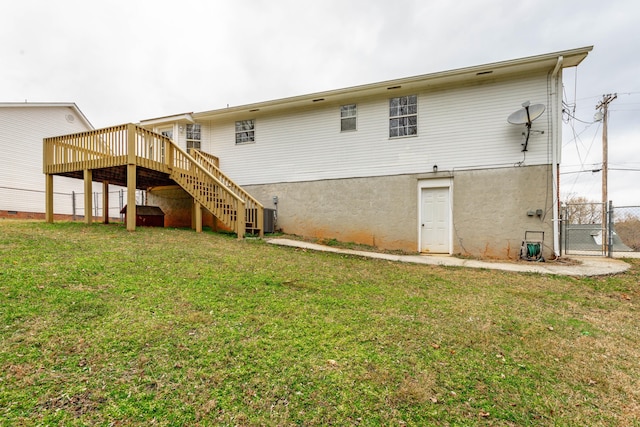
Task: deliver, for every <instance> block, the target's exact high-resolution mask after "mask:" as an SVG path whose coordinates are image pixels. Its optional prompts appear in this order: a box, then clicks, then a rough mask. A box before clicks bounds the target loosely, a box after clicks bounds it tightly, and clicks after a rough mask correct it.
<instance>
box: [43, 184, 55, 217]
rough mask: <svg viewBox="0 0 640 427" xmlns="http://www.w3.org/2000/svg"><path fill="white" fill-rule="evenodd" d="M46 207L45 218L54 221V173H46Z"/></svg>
mask: <svg viewBox="0 0 640 427" xmlns="http://www.w3.org/2000/svg"><path fill="white" fill-rule="evenodd" d="M44 179H45V184H44V187H45V207H44V212H45V214H44V219H45V221H46V222H48V223H53V175H52V174H50V173H48V174H46V175H45V178H44Z"/></svg>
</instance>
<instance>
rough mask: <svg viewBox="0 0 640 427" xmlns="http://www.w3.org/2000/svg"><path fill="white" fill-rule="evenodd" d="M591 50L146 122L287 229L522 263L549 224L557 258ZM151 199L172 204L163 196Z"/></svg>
mask: <svg viewBox="0 0 640 427" xmlns="http://www.w3.org/2000/svg"><path fill="white" fill-rule="evenodd" d="M591 49H592V47H584V48H578V49H573V50H567V51H562V52H555V53H549V54H544V55H538V56H532V57H526V58H521V59H514V60H509V61H504V62H498V63H492V64H486V65H480V66H474V67H469V68H462V69H456V70H452V71H445V72H438V73H433V74H426V75H420V76H415V77H408V78H401V79H397V80H391V81H385V82H380V83H374V84H368V85H363V86H356V87H351V88H346V89H338V90H331V91H327V92H321V93H314V94H310V95H303V96H297V97H292V98H286V99H278V100H273V101H267V102H260V103H256V104H250V105H243V106H237V107H231V108H223V109H219V110H212V111H204V112H198V113H186V114H179V115H175V116H170V117H162V118H156V119H150V120H144V121H142V122H141V123H140V125H141V126H142V127H145V128H147V129H149V130H152V131H155V132H160V133H163V134H164V135H166V136H169V137H170V138H172V139H173V141H174V142H175V143H176V144H177V145H179V146H181V147H182V148H189V147H194V148H199V149H201V150H203V151H205V152H207V153H211V154H213V155H215V156H217V157H218V158H219V166H220V169H221V170H223V171H225V173H226V174H227V176H229V177H230V178H231V179H233V180H234V181H235V182H236V183H238V184H239V185H241V186H242V187H243V188H244V189H245V190H247V191H248V192H249V193H250V194H252V195H253V196H254V197H255V198H256V199H258V200H259V201H260V202H261V203H262V204H263V205H264V206H265V207H267V208H276V209H277V227H278V228H279V229H282V231H284V232H286V233H291V234H297V235H302V236H309V237H315V238H335V239H338V240H341V241H352V242H357V243H364V244H369V245H374V246H377V247H380V248H385V249H400V250H405V251H418V252H423V253H445V254H453V253H460V254H466V255H472V256H479V257H495V258H516V257H518V255H519V251H520V247H521V244H522V241H523V240H524V238H525V233H526V232H527V231H542V232H544V248H543V253H544V256H545V258H553V256H554V255H559V235H560V234H559V226H558V225H559V223H558V206H559V203H558V188H559V187H558V184H559V183H558V180H557V179H558V178H557V177H559V174H558V165H559V163H560V152H561V146H562V144H561V135H562V129H561V126H562V121H561V118H562V93H563V90H562V72H563V69H564V68H567V67H575V66H577V65H578V64H580V62H581V61H582V60H583V59H584V58H585V57H586V56H587V55H588V53H589V52H590V51H591ZM526 101H530V102H531V104H542V105H543V106H544V107H545V108H544V112H543V113H542V115H541V116H540V117H539V118H537V120H535V121H534V122H533V123H532V125H531V132H530V136H529V138H528V144H527V147H526V148H527V150H526V151H523V144H524V143H525V139H527V138H526V136H525V134H526V131H527V126H526V125H525V124H522V125H514V124H510V123H508V122H507V117H508V116H510V114H511V113H514V112H515V111H517V110H519V109H521V108H522V106H523V103H524V102H526ZM148 194H149V197H150V200H153V203H152V204H158V205H160V206H162V204H163V201H162V199H163V195H162V192H161V191H158V192H156V193H154V191H153V189H151V191H150V192H149V193H148ZM175 197H176V195H175V194H172V195H170V197H169V198H175ZM169 198H167V199H169ZM167 201H168V200H165V202H167Z"/></svg>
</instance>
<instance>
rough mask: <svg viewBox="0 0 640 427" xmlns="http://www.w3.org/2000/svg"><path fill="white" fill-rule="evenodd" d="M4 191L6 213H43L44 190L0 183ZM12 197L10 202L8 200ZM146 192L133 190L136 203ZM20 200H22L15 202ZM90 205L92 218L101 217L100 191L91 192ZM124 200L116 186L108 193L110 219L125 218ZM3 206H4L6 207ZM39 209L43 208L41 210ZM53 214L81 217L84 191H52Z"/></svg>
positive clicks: (82, 214) (124, 192) (121, 190)
mask: <svg viewBox="0 0 640 427" xmlns="http://www.w3.org/2000/svg"><path fill="white" fill-rule="evenodd" d="M0 190H3V192H2V195H3V197H6V198H7V200H5V203H3V204H2V207H1V208H2V209H4V210H6V211H7V212H9V213H15V214H17V213H19V212H29V213H35V214H44V211H43V210H42V209H43V208H44V201H45V192H44V191H43V190H31V189H25V188H16V187H8V186H0ZM10 199H11V200H14V202H13V203H11V202H9V200H10ZM145 199H146V192H145V191H144V190H136V204H137V205H143V204H145V201H146V200H145ZM15 200H20V202H21V203H17V202H15ZM91 200H92V207H91V214H92V215H93V216H94V217H102V213H103V211H104V206H103V198H102V192H101V191H94V192H92V193H91ZM126 201H127V190H126V189H119V190H116V191H110V192H109V215H108V216H109V218H111V219H120V220H121V221H122V220H124V215H123V214H121V213H120V211H121V210H122V209H123V208H124V206H125V204H126ZM5 205H6V206H5ZM41 210H42V211H41ZM54 214H63V215H69V216H70V217H71V219H72V220H74V221H75V220H81V219H83V218H84V216H85V214H86V213H85V209H84V193H83V192H75V191H71V192H70V193H68V192H59V191H56V192H54Z"/></svg>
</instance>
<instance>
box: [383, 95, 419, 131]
mask: <svg viewBox="0 0 640 427" xmlns="http://www.w3.org/2000/svg"><path fill="white" fill-rule="evenodd" d="M417 134H418V96H417V95H409V96H400V97H398V98H391V99H390V100H389V138H398V137H403V136H413V135H417Z"/></svg>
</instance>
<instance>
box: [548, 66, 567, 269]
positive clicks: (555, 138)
mask: <svg viewBox="0 0 640 427" xmlns="http://www.w3.org/2000/svg"><path fill="white" fill-rule="evenodd" d="M563 62H564V57H563V56H562V55H560V56H558V60H557V62H556V66H555V68H554V69H553V72H552V73H551V78H552V79H553V86H552V90H553V91H554V93H553V94H552V95H555V96H554V97H552V98H551V102H554V101H555V103H556V108H559V107H558V104H559V102H558V101H557V99H558V96H559V95H558V94H559V90H558V86H559V84H560V79H558V73H559V72H560V70H561V69H562V64H563ZM559 113H560V114H562V113H561V112H559ZM551 123H552V124H553V131H554V132H553V134H552V137H551V162H552V165H551V168H552V171H553V172H552V173H553V179H552V182H553V210H552V212H553V220H552V222H553V254H554V255H555V257H556V258H558V257H559V256H560V232H559V228H560V227H559V224H558V222H559V218H558V207H559V206H560V204H559V195H558V180H559V175H558V157H559V155H558V150H559V147H560V142H561V140H560V138H561V137H562V132H561V131H560V130H559V129H558V128H559V126H560V124H559V123H558V112H557V113H555V114H554V115H553V116H552V117H551Z"/></svg>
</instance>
